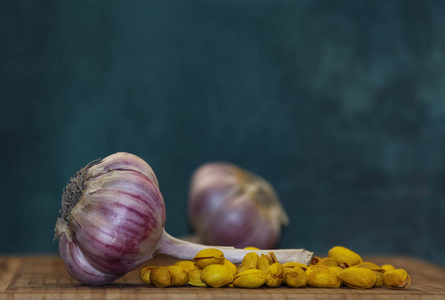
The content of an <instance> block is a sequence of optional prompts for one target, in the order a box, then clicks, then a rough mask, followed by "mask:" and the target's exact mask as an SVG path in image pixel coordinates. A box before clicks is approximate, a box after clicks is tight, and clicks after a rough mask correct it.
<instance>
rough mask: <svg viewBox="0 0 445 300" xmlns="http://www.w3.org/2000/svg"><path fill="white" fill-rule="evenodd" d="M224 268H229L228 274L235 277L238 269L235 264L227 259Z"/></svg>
mask: <svg viewBox="0 0 445 300" xmlns="http://www.w3.org/2000/svg"><path fill="white" fill-rule="evenodd" d="M224 266H226V267H227V268H229V271H230V273H232V275H233V276H235V275H236V273H237V272H238V268H237V267H236V266H235V264H234V263H232V262H231V261H229V260H227V259H226V260H225V261H224Z"/></svg>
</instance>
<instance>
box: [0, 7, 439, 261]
mask: <svg viewBox="0 0 445 300" xmlns="http://www.w3.org/2000/svg"><path fill="white" fill-rule="evenodd" d="M0 24H1V26H0V36H1V46H0V59H1V68H0V97H1V102H0V105H1V119H0V141H1V148H0V155H1V157H0V158H1V161H0V170H1V171H0V172H1V173H0V175H1V176H0V179H1V181H0V191H1V206H0V241H1V243H0V253H1V254H10V253H22V254H28V253H56V252H57V243H55V242H53V241H52V239H53V235H54V231H53V230H54V225H55V221H56V218H57V217H58V210H59V208H60V201H61V195H62V189H63V187H64V186H65V185H66V183H67V181H68V180H69V178H70V177H71V176H72V175H74V173H75V172H76V171H77V170H79V169H80V168H81V167H83V166H84V165H86V164H87V163H89V162H90V161H92V160H94V159H96V158H100V157H102V158H104V157H105V156H107V155H109V154H112V153H114V152H117V151H126V152H131V153H134V154H136V155H139V156H140V157H142V158H143V159H145V160H146V161H147V162H148V163H149V164H150V165H151V166H152V167H153V169H154V170H155V172H156V174H157V176H158V179H159V182H160V186H161V191H162V193H163V195H164V198H165V201H166V209H167V222H166V229H167V231H168V232H169V233H170V234H172V235H174V236H182V235H186V234H189V233H190V229H189V228H190V227H189V223H188V219H187V215H186V213H185V211H186V207H187V193H188V184H189V179H190V176H191V174H192V173H193V171H194V170H195V169H196V168H198V167H199V166H200V165H201V164H203V163H205V162H209V161H215V160H218V161H221V160H222V161H229V162H232V163H235V164H238V165H239V166H242V167H244V168H247V169H249V170H250V171H252V172H254V173H257V174H259V175H261V176H262V177H264V178H266V179H267V180H269V181H270V182H271V183H272V184H273V186H274V187H275V189H276V190H277V192H278V194H279V196H280V198H281V200H282V202H283V205H284V207H285V209H286V210H287V212H288V214H289V217H290V220H291V223H290V225H289V226H288V227H287V228H286V229H285V231H284V233H283V237H282V240H281V244H280V247H286V248H291V247H292V248H302V247H304V248H306V249H309V250H312V251H315V252H318V253H322V252H327V250H329V249H330V248H331V247H332V246H335V245H343V246H347V247H349V248H351V249H353V250H355V251H357V252H359V253H361V254H366V253H370V254H403V255H412V256H416V257H419V258H423V259H426V260H430V261H433V262H435V263H437V264H441V265H445V256H444V255H443V253H444V252H445V238H444V235H443V231H444V229H445V221H444V217H445V202H444V195H445V194H444V192H445V190H444V184H443V183H444V181H445V100H444V96H445V52H444V50H445V35H444V32H445V2H443V1H440V0H437V1H411V0H401V1H395V0H387V1H281V0H255V1H239V0H236V1H235V0H225V1H213V0H186V1H184V0H166V1H84V0H80V1H47V0H45V1H11V0H3V1H1V2H0Z"/></svg>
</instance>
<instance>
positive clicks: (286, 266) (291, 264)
mask: <svg viewBox="0 0 445 300" xmlns="http://www.w3.org/2000/svg"><path fill="white" fill-rule="evenodd" d="M294 267H300V268H302V269H303V270H304V271H306V269H307V268H308V266H307V265H305V264H302V263H299V262H293V261H291V262H287V263H284V264H283V271H284V273H286V271H287V270H288V269H292V268H294Z"/></svg>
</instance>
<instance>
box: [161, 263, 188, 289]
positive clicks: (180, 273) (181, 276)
mask: <svg viewBox="0 0 445 300" xmlns="http://www.w3.org/2000/svg"><path fill="white" fill-rule="evenodd" d="M166 268H167V270H168V271H169V272H170V274H172V277H173V284H172V286H183V285H185V284H186V283H187V282H188V281H189V277H188V276H187V273H186V272H185V271H184V269H183V268H181V267H178V266H167V267H166Z"/></svg>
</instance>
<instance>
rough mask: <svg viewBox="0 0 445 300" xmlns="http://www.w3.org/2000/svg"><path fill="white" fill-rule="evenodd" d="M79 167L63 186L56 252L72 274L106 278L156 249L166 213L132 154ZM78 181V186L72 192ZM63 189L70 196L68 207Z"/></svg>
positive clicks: (91, 280) (94, 281) (147, 171)
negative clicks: (69, 181)
mask: <svg viewBox="0 0 445 300" xmlns="http://www.w3.org/2000/svg"><path fill="white" fill-rule="evenodd" d="M83 170H84V172H86V173H84V175H82V176H80V175H79V173H78V178H79V176H80V177H82V178H81V180H75V182H74V183H73V179H72V181H71V185H70V184H69V185H67V188H66V190H65V192H64V199H65V201H63V203H62V207H63V211H62V217H61V218H59V219H58V220H57V224H56V229H55V231H56V238H58V239H59V253H60V255H61V257H62V258H63V260H64V262H65V265H66V268H67V270H68V272H69V273H70V274H71V276H72V277H73V278H74V279H76V280H78V281H80V282H82V283H84V284H89V285H100V284H106V283H110V282H112V281H114V280H116V279H118V278H119V277H121V276H123V275H124V274H125V273H127V272H129V271H131V270H133V269H135V268H137V267H139V266H140V265H141V264H143V263H144V262H145V261H147V260H148V259H150V258H151V257H152V256H153V255H154V254H155V252H156V251H157V250H158V249H157V248H156V245H157V244H158V241H159V240H160V238H161V236H162V234H163V232H164V223H165V218H166V213H165V205H164V199H163V197H162V194H161V192H160V190H159V186H158V181H157V179H156V176H155V174H154V172H153V170H152V169H151V167H150V166H149V165H148V164H147V163H146V162H145V161H144V160H142V159H141V158H139V157H137V156H135V155H133V154H129V153H122V152H119V153H116V154H113V155H110V156H108V157H106V158H105V159H103V160H102V161H100V162H99V163H97V164H93V165H90V166H87V167H86V169H83ZM79 172H80V171H79ZM78 186H83V187H82V188H81V193H79V192H77V194H76V193H75V192H73V191H74V190H76V188H77V187H78ZM68 193H71V196H70V197H71V199H73V198H75V199H76V201H74V205H73V206H72V208H70V207H68V206H69V205H67V202H71V201H72V200H69V199H68V198H70V197H69V195H68ZM65 195H67V196H65ZM68 200H69V201H68Z"/></svg>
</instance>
